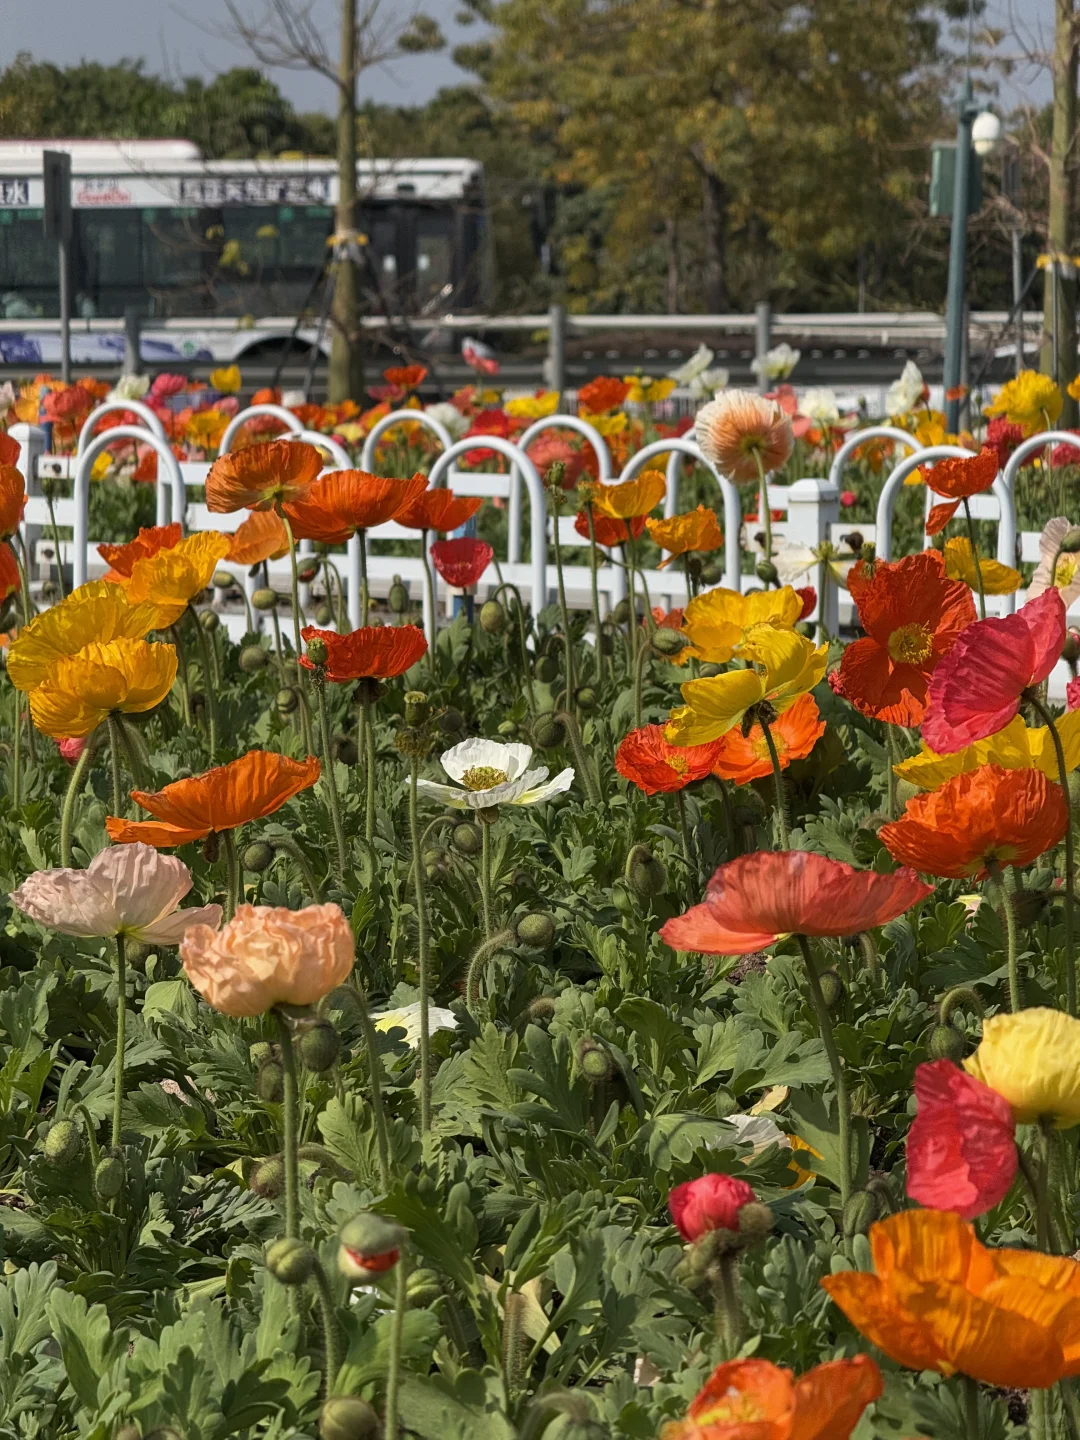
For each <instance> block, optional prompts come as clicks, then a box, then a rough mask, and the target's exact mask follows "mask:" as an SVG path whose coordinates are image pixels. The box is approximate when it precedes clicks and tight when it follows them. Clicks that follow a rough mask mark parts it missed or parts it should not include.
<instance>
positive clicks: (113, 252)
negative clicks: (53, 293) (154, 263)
mask: <svg viewBox="0 0 1080 1440" xmlns="http://www.w3.org/2000/svg"><path fill="white" fill-rule="evenodd" d="M73 219H74V251H75V304H76V307H77V309H78V311H79V313H80V314H83V315H87V316H91V315H122V314H123V313H124V307H125V306H126V305H132V304H135V305H138V304H141V303H142V302H143V300H144V298H145V291H144V290H143V285H142V243H141V241H142V235H141V231H142V220H141V216H140V212H139V211H138V210H76V211H75V214H74V217H73Z"/></svg>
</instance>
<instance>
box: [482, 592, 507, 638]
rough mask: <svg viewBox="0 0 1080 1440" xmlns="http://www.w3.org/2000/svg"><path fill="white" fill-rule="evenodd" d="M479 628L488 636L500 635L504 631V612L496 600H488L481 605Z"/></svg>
mask: <svg viewBox="0 0 1080 1440" xmlns="http://www.w3.org/2000/svg"><path fill="white" fill-rule="evenodd" d="M480 628H481V629H482V630H484V631H485V632H486V633H487V634H488V635H501V634H502V633H503V631H504V630H505V629H506V611H505V610H504V609H503V607H502V605H500V603H499V602H498V600H488V601H487V603H486V604H484V605H481V607H480Z"/></svg>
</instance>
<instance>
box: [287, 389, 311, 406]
mask: <svg viewBox="0 0 1080 1440" xmlns="http://www.w3.org/2000/svg"><path fill="white" fill-rule="evenodd" d="M281 403H282V405H284V407H285V409H286V410H294V409H295V408H296V407H297V405H306V404H307V391H306V390H283V391H282V392H281Z"/></svg>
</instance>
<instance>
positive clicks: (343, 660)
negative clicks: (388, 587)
mask: <svg viewBox="0 0 1080 1440" xmlns="http://www.w3.org/2000/svg"><path fill="white" fill-rule="evenodd" d="M300 634H301V636H302V637H303V639H304V640H305V641H308V640H316V639H318V640H321V641H322V642H323V644H324V645H325V646H326V664H325V665H324V666H322V667H321V668H322V669H323V671H324V673H325V675H326V678H327V680H339V681H346V680H364V679H372V680H389V679H390V678H391V677H392V676H394V675H404V673H405V671H406V670H408V669H409V668H410V667H411V666H413V665H415V664H416V662H417V660H419V659H420V656H421V655H423V653H424V651H425V650H426V649H427V640H426V638H425V636H424V632H423V631H422V630H419V629H417V627H416V626H415V625H363V626H361V627H360V629H359V630H350V631H349V633H348V634H347V635H339V634H338V633H337V631H336V630H316V629H315V627H314V626H313V625H308V626H307V627H306V628H305V629H303V630H301V631H300ZM300 664H301V665H303V666H305V667H306V668H307V669H308V670H315V669H318V668H320V667H318V666H316V665H315V664H314V663H313V662H312V661H311V660H309V659H308V657H307V656H306V655H301V656H300Z"/></svg>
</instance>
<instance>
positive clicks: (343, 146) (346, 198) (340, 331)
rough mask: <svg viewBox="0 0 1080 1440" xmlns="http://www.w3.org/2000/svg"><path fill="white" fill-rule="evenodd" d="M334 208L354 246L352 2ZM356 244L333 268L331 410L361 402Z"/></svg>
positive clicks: (348, 4) (347, 6) (346, 15)
mask: <svg viewBox="0 0 1080 1440" xmlns="http://www.w3.org/2000/svg"><path fill="white" fill-rule="evenodd" d="M338 77H339V82H340V88H339V92H338V120H337V160H338V203H337V214H336V217H335V227H334V228H335V230H336V231H337V233H338V235H340V236H348V237H349V238H350V242H353V241H354V237H355V234H356V222H357V213H356V200H357V196H356V0H341V57H340V60H339V65H338ZM354 253H355V245H354V243H350V245H349V246H348V249H347V250H346V248H345V247H341V248H340V250H339V254H340V258H339V259H338V260H336V261H335V263H334V298H333V305H332V306H331V310H330V324H331V334H330V370H329V376H328V381H329V391H330V403H331V405H337V404H340V403H341V401H343V400H359V399H360V397H361V395H362V394H363V389H364V354H363V332H362V330H361V328H360V283H359V281H360V277H359V274H358V271H357V266H356V263H355V260H354V259H353V258H352V256H353V254H354Z"/></svg>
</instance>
